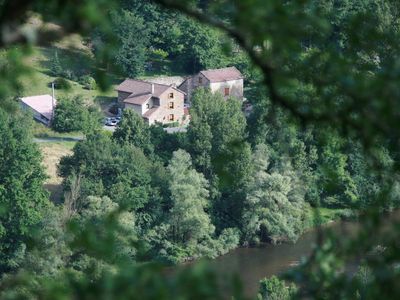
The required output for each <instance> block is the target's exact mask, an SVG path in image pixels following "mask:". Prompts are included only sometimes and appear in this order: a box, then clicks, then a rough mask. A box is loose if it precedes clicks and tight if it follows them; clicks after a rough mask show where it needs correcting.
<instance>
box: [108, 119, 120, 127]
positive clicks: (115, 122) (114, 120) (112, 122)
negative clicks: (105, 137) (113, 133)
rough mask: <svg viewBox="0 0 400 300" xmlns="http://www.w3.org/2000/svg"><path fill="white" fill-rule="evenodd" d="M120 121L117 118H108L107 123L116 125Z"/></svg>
mask: <svg viewBox="0 0 400 300" xmlns="http://www.w3.org/2000/svg"><path fill="white" fill-rule="evenodd" d="M117 124H118V121H117V120H116V119H115V118H108V120H107V122H106V125H107V126H116V125H117Z"/></svg>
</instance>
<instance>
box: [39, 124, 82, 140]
mask: <svg viewBox="0 0 400 300" xmlns="http://www.w3.org/2000/svg"><path fill="white" fill-rule="evenodd" d="M33 135H34V137H36V138H63V137H84V134H83V133H82V132H79V131H77V132H66V133H59V132H55V131H54V130H52V129H51V128H49V127H47V126H45V125H44V124H42V123H39V122H34V125H33Z"/></svg>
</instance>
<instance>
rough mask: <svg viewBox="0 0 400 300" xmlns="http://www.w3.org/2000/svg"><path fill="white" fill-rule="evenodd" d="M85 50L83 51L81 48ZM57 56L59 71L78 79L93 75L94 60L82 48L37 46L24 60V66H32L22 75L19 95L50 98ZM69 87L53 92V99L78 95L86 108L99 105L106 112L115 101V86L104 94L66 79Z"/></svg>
mask: <svg viewBox="0 0 400 300" xmlns="http://www.w3.org/2000/svg"><path fill="white" fill-rule="evenodd" d="M83 49H84V48H83ZM56 53H57V55H58V57H59V60H60V62H61V65H62V68H63V69H65V70H70V71H71V72H72V73H73V74H75V76H76V78H77V80H78V78H79V77H80V76H82V75H84V74H88V73H92V72H93V71H94V70H93V69H92V68H93V67H92V66H93V65H94V61H93V58H92V57H91V56H90V54H89V53H88V51H85V50H82V49H76V48H74V49H67V48H66V46H63V47H61V46H59V45H58V46H53V47H49V48H43V47H37V48H35V49H34V53H33V55H31V56H30V57H29V58H28V59H27V64H28V65H29V66H30V67H32V69H33V72H32V73H30V74H27V75H25V76H22V77H21V78H20V84H21V86H22V91H21V96H34V95H42V94H50V95H51V82H52V81H54V80H55V79H56V78H57V77H55V76H52V74H51V72H50V69H51V61H52V60H53V59H54V57H55V55H56ZM68 82H69V83H70V84H71V88H70V89H67V90H62V89H58V90H56V91H55V96H56V98H63V97H74V96H78V95H79V96H81V97H82V98H83V99H84V100H85V102H86V103H87V104H89V105H92V104H95V105H98V106H99V107H100V108H101V109H103V110H104V109H105V108H106V107H107V106H108V105H109V104H110V103H111V102H113V101H115V99H116V95H117V94H116V92H115V91H114V86H111V87H110V88H109V90H107V91H100V90H88V89H85V88H84V87H83V86H82V85H81V84H80V83H78V82H75V81H71V80H68Z"/></svg>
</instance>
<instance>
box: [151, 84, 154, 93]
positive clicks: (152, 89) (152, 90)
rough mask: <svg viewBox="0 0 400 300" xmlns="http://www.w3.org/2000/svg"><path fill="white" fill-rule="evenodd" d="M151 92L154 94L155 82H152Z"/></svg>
mask: <svg viewBox="0 0 400 300" xmlns="http://www.w3.org/2000/svg"><path fill="white" fill-rule="evenodd" d="M151 93H152V94H154V83H152V84H151Z"/></svg>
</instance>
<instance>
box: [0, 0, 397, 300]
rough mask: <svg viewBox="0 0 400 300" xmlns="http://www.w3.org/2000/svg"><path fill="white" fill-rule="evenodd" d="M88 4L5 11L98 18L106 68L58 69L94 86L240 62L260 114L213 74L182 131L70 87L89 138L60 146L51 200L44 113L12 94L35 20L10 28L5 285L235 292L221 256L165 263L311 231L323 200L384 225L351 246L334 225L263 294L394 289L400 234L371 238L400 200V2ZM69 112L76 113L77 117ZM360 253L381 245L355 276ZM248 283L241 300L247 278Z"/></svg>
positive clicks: (1, 173) (91, 41) (176, 294)
mask: <svg viewBox="0 0 400 300" xmlns="http://www.w3.org/2000/svg"><path fill="white" fill-rule="evenodd" d="M27 3H29V1H28V2H27ZM81 5H82V6H81V9H80V10H76V7H74V3H73V1H67V2H65V3H62V1H61V2H60V1H54V4H53V5H50V6H46V1H37V3H31V5H29V6H24V5H22V4H21V6H18V5H17V4H13V3H12V2H11V1H2V2H0V8H1V12H2V14H1V16H0V21H1V24H3V26H5V27H6V25H8V24H9V22H10V21H9V18H10V16H8V15H7V14H6V13H5V11H8V10H10V9H11V8H14V12H15V14H17V13H21V15H20V17H21V18H22V19H23V17H25V14H24V12H25V11H34V12H37V13H39V14H41V16H42V17H43V18H44V19H45V20H48V21H51V22H56V23H59V24H60V25H62V26H63V27H64V28H65V32H69V31H70V32H76V31H77V32H80V33H82V34H83V35H84V37H85V41H86V43H87V45H89V47H90V50H91V52H92V55H93V57H94V61H95V63H96V65H93V66H91V68H90V69H88V70H86V69H85V70H84V71H83V72H82V74H70V73H69V72H67V73H65V71H64V70H63V69H62V68H61V67H60V63H59V62H58V57H55V58H54V61H53V65H52V66H51V70H52V72H53V73H54V75H55V76H59V77H60V78H64V79H65V78H67V79H70V80H73V81H82V82H83V84H84V85H85V86H87V88H88V89H92V88H96V87H97V85H98V86H99V87H100V88H103V87H106V86H107V84H109V82H107V79H110V78H112V76H110V74H113V75H116V74H118V75H122V76H127V77H137V76H139V75H144V74H164V75H165V74H167V75H171V74H193V73H195V72H198V71H199V70H202V69H207V68H219V67H224V66H232V65H234V66H236V67H237V68H238V69H240V71H241V72H242V73H243V74H244V75H245V86H246V89H245V93H246V95H245V96H246V98H247V101H248V102H250V104H251V105H252V111H251V113H250V114H249V115H248V116H245V114H244V113H243V107H242V103H240V102H239V101H238V100H237V99H235V98H230V99H228V100H225V99H224V98H223V97H222V96H221V95H219V94H213V93H211V92H210V91H209V90H207V89H198V90H196V92H195V94H194V96H193V98H192V105H191V108H190V115H191V121H190V124H189V127H188V130H187V132H185V133H174V134H168V133H166V132H165V131H164V130H163V128H162V127H161V126H158V125H152V126H148V125H147V124H146V123H145V122H144V121H143V119H142V118H141V117H140V116H138V115H137V114H136V113H135V112H133V111H130V110H126V111H124V114H123V119H122V122H121V124H120V126H119V127H118V128H117V129H116V130H115V132H114V133H110V132H104V131H103V130H102V128H101V126H100V123H99V119H100V117H99V113H98V112H97V111H96V110H95V109H90V110H87V109H84V108H83V107H82V101H81V99H79V98H73V99H72V98H71V99H63V100H62V101H61V102H60V104H59V106H58V108H57V111H56V114H55V121H54V127H55V129H57V130H59V131H73V130H82V131H84V133H85V135H86V136H85V139H84V140H83V141H80V142H78V143H77V144H76V146H75V147H74V148H73V151H72V154H71V155H70V156H66V157H64V158H63V159H62V160H61V162H60V165H59V168H58V172H59V174H60V176H62V178H63V188H64V196H63V201H62V203H52V202H51V201H50V200H49V197H48V196H49V195H48V193H47V191H46V190H45V188H44V187H43V183H44V180H45V175H44V171H43V166H42V165H41V155H40V153H39V150H38V147H37V145H35V143H34V142H33V136H32V130H31V127H32V123H31V122H30V121H29V119H30V118H29V116H26V115H24V114H23V113H22V112H20V111H19V110H18V109H17V108H16V107H15V105H14V104H15V103H14V102H15V101H13V99H14V97H15V95H17V94H18V93H17V92H16V91H17V90H18V88H19V87H20V85H19V83H18V76H20V75H21V74H23V73H24V72H28V73H29V70H27V68H26V67H25V66H24V64H23V56H24V55H26V54H28V53H29V48H30V46H31V45H30V40H29V39H27V38H26V36H24V35H23V33H22V38H21V39H16V40H15V41H14V40H12V39H11V40H10V41H9V40H7V39H5V38H4V37H3V38H2V39H3V40H2V46H3V48H5V50H4V52H3V53H2V56H1V62H0V70H1V72H0V78H1V79H0V80H1V82H2V85H3V86H2V87H1V88H0V97H1V98H2V100H3V99H4V101H2V102H1V108H0V143H1V147H0V152H1V154H0V277H1V279H0V298H2V299H3V298H4V299H66V298H74V297H77V298H94V297H101V298H107V299H110V298H124V299H125V298H134V299H136V298H137V299H147V298H148V299H175V298H176V299H218V298H221V297H223V295H224V291H221V290H219V289H218V286H217V283H216V281H215V277H214V276H213V274H212V273H209V271H208V270H207V269H201V270H197V271H195V272H190V271H183V272H182V273H180V274H177V275H176V278H172V276H170V277H171V278H170V277H168V276H165V274H164V273H163V270H162V269H161V267H160V266H159V265H157V264H155V263H162V264H179V263H183V262H186V261H190V260H193V259H198V258H201V257H208V258H215V257H217V256H220V255H223V254H226V253H227V252H229V251H230V250H232V249H234V248H237V247H239V246H255V245H259V244H260V243H285V242H295V241H296V240H297V239H298V237H299V236H300V235H301V234H302V233H303V232H304V231H305V230H306V229H307V228H310V227H313V226H318V225H320V224H321V223H323V222H324V220H322V219H321V218H320V215H319V209H321V208H322V209H326V210H327V211H329V212H330V213H331V215H332V218H340V217H341V218H357V217H360V219H361V220H364V219H365V229H366V230H369V232H368V231H366V233H360V237H359V239H358V240H356V241H355V242H354V241H349V242H348V243H345V242H342V243H341V242H339V241H338V239H337V237H336V238H335V237H330V238H328V237H324V240H323V241H322V237H321V241H319V246H320V247H318V248H317V249H316V250H315V252H314V253H313V255H312V256H311V258H310V260H309V262H307V263H305V264H304V265H302V266H300V267H299V268H298V269H296V270H294V271H292V273H291V274H289V275H287V276H286V277H285V279H286V280H287V282H288V281H294V282H295V283H296V284H297V285H295V284H290V285H289V284H288V283H287V282H284V281H282V280H280V279H278V278H276V277H273V278H271V279H264V280H263V281H261V283H260V294H259V298H260V299H289V298H292V297H299V298H301V297H305V298H310V297H311V298H319V299H330V298H332V299H339V298H341V299H347V298H348V299H354V297H359V298H363V299H364V298H365V299H373V298H374V297H375V296H376V295H385V296H387V298H396V297H395V295H397V294H399V292H398V288H397V289H396V288H395V286H396V282H397V279H398V276H399V271H398V267H396V264H398V259H399V258H398V254H397V252H396V250H398V243H397V242H395V241H394V240H391V239H393V238H395V237H396V234H395V233H391V234H388V235H387V236H386V237H385V238H387V240H386V241H384V242H385V243H386V244H385V246H384V247H383V248H385V247H386V249H387V250H381V249H377V248H376V246H377V245H376V240H373V239H372V240H371V239H370V238H372V237H373V232H374V230H375V229H377V228H379V225H380V223H379V215H380V214H382V213H385V212H387V211H391V210H393V209H394V208H397V207H398V202H399V196H400V194H399V193H400V190H399V188H398V187H399V181H398V175H397V169H398V150H397V149H398V140H399V132H398V125H397V119H398V104H397V102H398V95H399V88H398V69H399V66H398V62H397V61H398V53H399V52H398V45H397V37H398V35H399V29H400V27H399V23H398V13H399V7H398V5H397V4H396V3H392V2H390V1H384V0H359V1H347V0H342V1H333V0H324V1H314V0H309V1H270V2H268V3H265V1H261V0H260V1H257V0H256V1H216V2H215V3H212V2H211V1H202V0H199V1H163V0H160V1H154V2H151V1H136V0H121V1H110V2H107V1H98V2H96V1H89V0H87V1H83V3H82V4H81ZM72 17H76V19H75V18H72ZM71 20H73V21H71ZM25 38H26V39H25ZM52 38H53V36H52V35H49V36H48V39H49V40H50V39H52ZM36 42H38V43H40V42H41V41H40V40H38V41H36ZM67 117H70V118H72V117H74V118H77V119H76V121H75V122H73V124H71V123H68V124H67V123H65V122H64V120H65V119H66V118H67ZM70 125H73V126H78V127H76V128H75V127H74V128H66V127H67V126H70ZM384 242H382V243H384ZM380 251H382V252H380ZM366 254H368V255H366ZM360 256H365V257H366V259H364V260H362V261H361V262H359V263H358V265H359V266H357V267H358V269H359V271H358V272H357V275H356V276H351V278H348V276H346V274H345V272H338V270H342V269H343V266H345V265H346V263H348V262H349V261H352V259H354V257H360ZM388 287H390V288H388ZM139 295H140V296H139ZM235 297H236V298H235V299H242V296H241V293H240V291H239V290H237V291H236V295H235Z"/></svg>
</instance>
